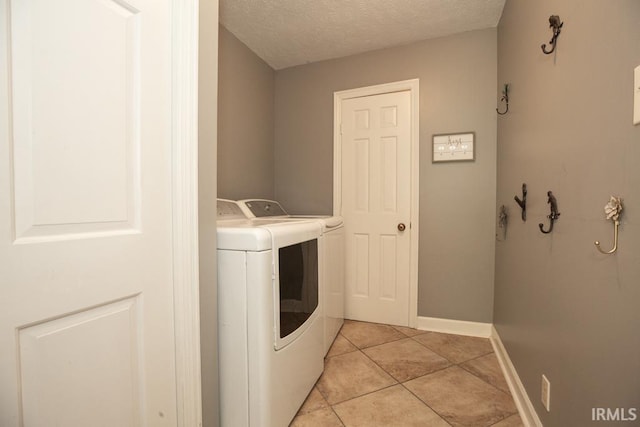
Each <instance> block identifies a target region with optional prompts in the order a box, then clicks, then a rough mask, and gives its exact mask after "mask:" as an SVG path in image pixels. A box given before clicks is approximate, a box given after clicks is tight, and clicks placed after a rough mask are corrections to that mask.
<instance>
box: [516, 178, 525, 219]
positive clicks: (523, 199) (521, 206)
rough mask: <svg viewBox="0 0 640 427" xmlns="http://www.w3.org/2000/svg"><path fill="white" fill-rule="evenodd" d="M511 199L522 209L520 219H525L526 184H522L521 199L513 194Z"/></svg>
mask: <svg viewBox="0 0 640 427" xmlns="http://www.w3.org/2000/svg"><path fill="white" fill-rule="evenodd" d="M513 199H514V200H515V201H516V203H517V204H518V205H519V206H520V209H522V220H523V221H526V220H527V184H524V183H523V184H522V200H520V198H519V197H518V196H514V197H513Z"/></svg>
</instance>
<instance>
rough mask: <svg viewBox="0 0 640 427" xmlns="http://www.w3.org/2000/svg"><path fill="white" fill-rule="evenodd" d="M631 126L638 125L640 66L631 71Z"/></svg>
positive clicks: (639, 113) (639, 111)
mask: <svg viewBox="0 0 640 427" xmlns="http://www.w3.org/2000/svg"><path fill="white" fill-rule="evenodd" d="M633 124H634V125H637V124H640V65H638V66H637V67H636V68H635V70H634V71H633Z"/></svg>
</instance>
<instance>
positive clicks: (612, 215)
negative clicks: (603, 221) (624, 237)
mask: <svg viewBox="0 0 640 427" xmlns="http://www.w3.org/2000/svg"><path fill="white" fill-rule="evenodd" d="M604 213H605V214H606V215H607V219H610V220H612V221H613V248H612V249H611V250H610V251H603V250H602V248H601V247H600V242H599V241H597V240H596V241H595V242H593V244H594V245H596V248H598V250H599V251H600V252H601V253H603V254H607V255H608V254H612V253H614V252H615V251H617V250H618V227H620V214H621V213H622V199H621V198H620V197H614V196H611V198H610V199H609V203H607V204H606V205H605V207H604Z"/></svg>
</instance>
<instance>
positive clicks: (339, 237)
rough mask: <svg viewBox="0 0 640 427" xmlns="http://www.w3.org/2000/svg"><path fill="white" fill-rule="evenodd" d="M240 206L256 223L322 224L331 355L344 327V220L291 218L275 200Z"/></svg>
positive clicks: (323, 290) (326, 321) (241, 202)
mask: <svg viewBox="0 0 640 427" xmlns="http://www.w3.org/2000/svg"><path fill="white" fill-rule="evenodd" d="M238 205H239V206H240V208H241V209H242V211H243V212H244V213H245V215H246V216H247V218H257V219H264V220H268V219H289V220H300V219H315V220H318V221H320V222H321V224H322V229H323V239H324V264H323V266H322V276H321V278H320V282H321V283H320V289H321V293H322V294H323V297H322V299H323V300H324V312H323V317H324V330H325V338H324V353H325V355H326V354H327V352H328V351H329V348H330V347H331V344H333V341H334V340H335V338H336V336H337V335H338V332H339V331H340V328H341V327H342V324H343V323H344V281H345V265H344V259H345V235H344V225H343V219H342V217H341V216H321V215H289V214H287V212H286V211H285V210H284V208H283V207H282V205H280V203H278V202H276V201H274V200H265V199H245V200H239V201H238Z"/></svg>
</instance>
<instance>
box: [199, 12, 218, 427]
mask: <svg viewBox="0 0 640 427" xmlns="http://www.w3.org/2000/svg"><path fill="white" fill-rule="evenodd" d="M212 22H213V23H214V25H211V23H212ZM217 22H218V0H214V1H208V0H207V1H201V2H200V26H199V31H200V34H199V36H200V40H199V52H198V55H199V60H198V77H199V81H198V217H199V218H198V227H199V229H198V238H199V251H200V264H199V267H200V356H201V371H202V376H201V378H202V425H203V427H217V426H218V425H219V422H218V421H219V407H218V406H219V404H218V402H219V400H218V310H217V307H218V299H217V295H218V294H217V282H216V275H217V272H216V254H217V252H216V187H217V182H216V169H217V143H216V141H217V131H218V130H217V120H216V117H217V109H218V85H217V82H218V27H217V25H215V23H217Z"/></svg>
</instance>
